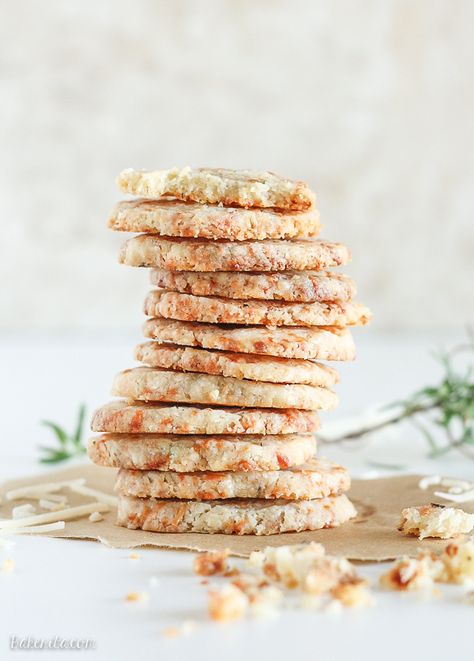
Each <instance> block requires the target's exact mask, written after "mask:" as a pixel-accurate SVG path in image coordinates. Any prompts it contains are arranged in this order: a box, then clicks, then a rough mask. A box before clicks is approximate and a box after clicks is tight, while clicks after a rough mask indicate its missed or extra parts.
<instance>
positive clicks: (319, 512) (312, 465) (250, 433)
mask: <svg viewBox="0 0 474 661" xmlns="http://www.w3.org/2000/svg"><path fill="white" fill-rule="evenodd" d="M118 184H119V187H120V189H121V190H122V191H123V192H124V193H129V194H131V195H134V196H138V197H137V198H136V199H133V200H131V201H130V200H129V201H123V202H120V203H119V204H118V205H117V206H116V208H115V209H114V210H113V212H112V214H111V216H110V218H109V227H110V228H111V229H114V230H118V231H124V232H135V233H137V235H136V236H133V237H132V238H130V239H128V240H127V241H126V242H125V243H124V245H123V246H122V248H121V250H120V256H119V260H120V262H121V263H123V264H127V265H130V266H139V267H147V268H149V270H150V276H151V283H152V285H153V286H154V287H155V288H154V289H153V290H152V291H151V292H150V293H149V294H148V296H147V297H146V300H145V314H146V315H147V317H148V319H147V321H146V322H145V325H144V335H145V337H146V338H147V341H146V342H144V343H141V344H140V345H139V346H138V347H137V348H136V350H135V358H136V360H137V361H139V362H140V363H141V365H140V366H139V367H133V368H131V369H128V370H125V371H123V372H121V373H119V374H118V375H117V376H116V377H115V380H114V383H113V389H112V394H113V395H114V396H116V397H118V398H119V399H117V400H115V401H113V402H111V403H109V404H106V405H105V406H103V407H101V408H100V409H98V410H97V411H96V412H95V414H94V416H93V419H92V430H93V431H94V432H100V435H98V436H95V437H94V438H92V439H91V441H90V443H89V448H88V451H89V456H90V458H91V459H92V461H93V462H95V463H96V464H99V465H102V466H110V467H115V468H119V469H120V470H119V474H118V480H117V485H116V490H117V492H118V495H119V506H118V523H119V525H122V526H126V527H128V528H141V529H143V530H148V531H155V532H201V533H226V534H259V535H268V534H275V533H281V532H288V531H301V530H316V529H319V528H325V527H333V526H338V525H340V524H342V523H344V522H345V521H347V520H349V519H350V518H352V517H353V516H354V515H355V509H354V507H353V505H352V503H351V502H350V500H349V499H348V498H347V496H346V495H345V492H346V491H347V490H348V488H349V486H350V478H349V475H348V473H347V471H346V469H345V468H343V467H341V466H337V465H335V464H334V463H332V462H329V461H327V460H324V459H320V458H315V453H316V440H315V437H314V432H315V431H316V430H317V429H318V427H319V418H318V414H317V412H318V411H319V410H328V409H332V408H334V406H336V404H337V396H336V394H335V393H334V392H333V390H332V388H333V386H334V385H335V384H336V383H337V381H338V378H339V376H338V373H337V371H336V370H335V369H334V368H333V367H330V366H329V365H327V364H326V363H325V362H319V361H342V360H351V359H353V358H354V343H353V340H352V337H351V333H350V330H349V327H350V326H353V325H364V324H366V323H367V322H368V320H369V319H370V316H371V315H370V311H369V310H368V309H367V308H365V307H364V306H363V305H361V304H359V303H356V302H355V301H354V300H353V298H354V295H355V285H354V283H353V282H352V280H351V279H350V278H348V277H347V276H344V275H342V274H340V273H336V272H334V271H333V270H331V269H333V267H338V266H340V265H343V264H345V263H347V262H348V261H349V259H350V253H349V250H348V249H347V248H346V247H345V246H344V245H342V244H340V243H334V242H329V241H322V240H319V239H315V237H316V236H317V235H318V233H319V231H320V222H319V212H318V211H317V209H316V207H315V196H314V193H313V192H312V191H311V190H310V189H309V188H308V186H307V185H306V184H305V183H303V182H300V181H293V180H291V179H286V178H283V177H280V176H277V175H274V174H272V173H269V172H253V171H247V170H241V171H234V170H218V169H206V168H201V169H191V168H184V169H177V168H173V169H171V170H155V171H136V170H125V171H124V172H122V173H121V174H120V176H119V178H118Z"/></svg>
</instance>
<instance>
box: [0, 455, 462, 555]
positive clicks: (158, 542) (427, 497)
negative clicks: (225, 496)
mask: <svg viewBox="0 0 474 661" xmlns="http://www.w3.org/2000/svg"><path fill="white" fill-rule="evenodd" d="M115 476H116V471H115V470H112V469H110V468H100V467H98V466H93V465H87V464H86V465H84V466H77V467H74V468H69V469H66V470H61V471H56V472H52V473H48V474H46V475H45V474H43V475H36V476H32V477H27V478H21V479H18V480H12V481H9V482H5V483H3V484H2V485H0V496H1V498H2V500H1V501H0V502H1V505H0V517H1V518H5V517H10V516H11V510H12V507H14V506H15V505H18V504H21V503H23V502H27V501H26V500H25V501H14V502H6V501H5V498H4V494H5V492H6V491H8V490H9V489H15V488H18V487H22V486H27V485H33V484H38V483H41V482H55V481H61V480H72V479H75V478H79V477H84V478H85V479H86V483H87V486H90V487H93V488H95V489H100V490H101V491H105V492H107V493H110V494H113V493H114V491H113V487H114V482H115ZM421 477H422V476H421V475H403V476H396V477H387V478H381V479H376V480H353V483H352V488H351V491H350V493H349V497H350V498H351V500H352V501H353V502H354V504H355V506H356V507H357V510H358V516H357V518H356V519H354V520H353V521H351V522H349V523H346V524H344V525H343V526H341V527H340V528H332V529H326V530H317V531H314V532H301V533H284V534H281V535H268V536H263V537H257V536H253V535H246V536H241V537H239V536H236V535H203V534H197V533H186V534H181V533H174V534H173V533H151V532H143V531H141V530H128V529H126V528H120V527H119V526H117V525H115V511H111V512H109V513H106V514H104V520H103V521H100V522H97V523H92V522H91V521H89V520H88V517H85V518H82V519H78V520H76V521H67V522H66V527H65V529H64V530H60V531H57V532H51V533H47V534H45V536H47V537H63V538H70V539H90V540H96V541H99V542H102V543H103V544H106V545H107V546H110V547H113V548H124V549H130V548H136V547H139V546H155V547H159V548H169V549H187V550H192V551H206V550H210V549H224V548H228V549H230V551H231V553H232V554H233V555H237V556H248V555H249V554H250V553H251V552H252V551H257V550H260V549H263V548H264V547H265V546H282V545H284V544H300V543H304V542H310V541H315V542H320V543H322V544H324V546H325V548H326V551H327V553H329V554H333V555H343V556H346V557H348V558H349V559H351V560H391V559H393V558H395V557H397V556H400V555H403V554H407V555H413V554H415V553H416V552H417V550H418V549H419V548H424V549H432V550H438V549H440V548H442V547H443V546H444V545H445V544H446V542H445V541H443V540H423V541H421V542H420V541H419V540H418V539H417V538H416V537H406V536H404V535H402V534H401V533H399V532H398V531H397V523H398V520H399V518H400V512H401V510H402V509H403V507H408V506H412V505H423V504H427V503H430V502H438V503H441V504H446V503H445V502H443V501H442V500H440V499H438V498H436V497H435V496H434V491H435V490H436V489H437V488H436V487H432V488H429V489H427V490H426V491H423V490H421V489H420V488H419V487H418V483H419V480H420V479H421ZM66 493H67V495H68V500H69V503H70V504H71V505H80V504H84V503H86V502H91V500H93V499H91V498H90V497H86V496H82V495H79V494H74V493H72V492H70V491H69V490H67V491H66ZM462 508H463V509H464V510H465V511H467V512H474V506H473V504H472V503H466V504H463V506H462Z"/></svg>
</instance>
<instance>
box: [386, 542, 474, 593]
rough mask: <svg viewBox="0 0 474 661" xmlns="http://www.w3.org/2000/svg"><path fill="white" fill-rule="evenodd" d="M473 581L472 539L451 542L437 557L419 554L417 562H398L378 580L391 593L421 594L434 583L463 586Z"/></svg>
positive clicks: (408, 560) (411, 560)
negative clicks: (391, 591)
mask: <svg viewBox="0 0 474 661" xmlns="http://www.w3.org/2000/svg"><path fill="white" fill-rule="evenodd" d="M472 580H474V541H473V539H467V540H457V541H454V542H450V543H449V544H447V546H446V547H445V548H444V549H443V551H442V552H441V553H440V554H435V553H429V552H423V551H420V552H419V553H418V556H417V557H416V558H408V557H406V556H404V557H402V558H398V559H397V560H396V561H395V563H394V565H393V566H392V567H391V569H390V570H389V571H388V572H387V573H386V574H383V575H382V576H381V577H380V583H381V585H382V586H384V587H386V588H389V589H391V590H421V589H424V588H427V587H428V588H429V587H432V586H433V584H434V583H458V584H462V583H466V582H469V581H472Z"/></svg>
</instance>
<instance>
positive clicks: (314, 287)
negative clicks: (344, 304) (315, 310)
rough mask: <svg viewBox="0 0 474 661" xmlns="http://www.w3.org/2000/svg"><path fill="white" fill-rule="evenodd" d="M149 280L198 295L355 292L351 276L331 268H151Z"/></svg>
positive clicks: (306, 299)
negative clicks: (275, 270) (259, 270)
mask: <svg viewBox="0 0 474 661" xmlns="http://www.w3.org/2000/svg"><path fill="white" fill-rule="evenodd" d="M150 281H151V283H152V285H155V286H157V287H160V288H161V289H167V290H169V291H179V292H181V293H183V294H194V295H195V296H222V297H223V298H238V299H249V298H253V299H257V300H258V299H263V300H269V301H287V302H288V303H315V302H317V301H349V300H351V299H352V298H353V296H354V295H355V293H356V287H355V284H354V282H353V281H352V280H351V279H350V278H348V277H347V276H346V275H342V274H340V273H331V272H328V271H283V272H281V273H238V272H235V271H233V272H232V271H229V272H222V271H219V272H215V273H212V272H208V273H195V272H193V271H165V270H164V269H151V271H150Z"/></svg>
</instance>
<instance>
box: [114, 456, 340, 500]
mask: <svg viewBox="0 0 474 661" xmlns="http://www.w3.org/2000/svg"><path fill="white" fill-rule="evenodd" d="M349 487H350V477H349V472H348V471H347V469H346V468H343V467H342V466H338V465H337V464H334V463H332V462H330V461H327V460H325V459H319V460H318V459H313V460H310V461H309V462H308V463H307V464H304V465H303V466H296V467H295V468H288V469H286V470H278V471H260V472H258V473H257V472H250V473H249V472H246V473H244V472H230V471H229V472H224V473H222V472H217V473H216V472H215V473H211V472H208V473H206V472H202V473H175V472H171V471H138V470H126V469H121V470H120V471H119V474H118V478H117V482H116V485H115V490H116V491H117V492H118V493H120V494H121V495H122V496H136V497H138V498H184V499H186V500H219V499H224V498H264V499H271V498H282V499H283V500H311V499H314V498H326V497H327V496H332V495H337V494H340V493H342V492H343V491H347V490H348V489H349Z"/></svg>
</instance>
